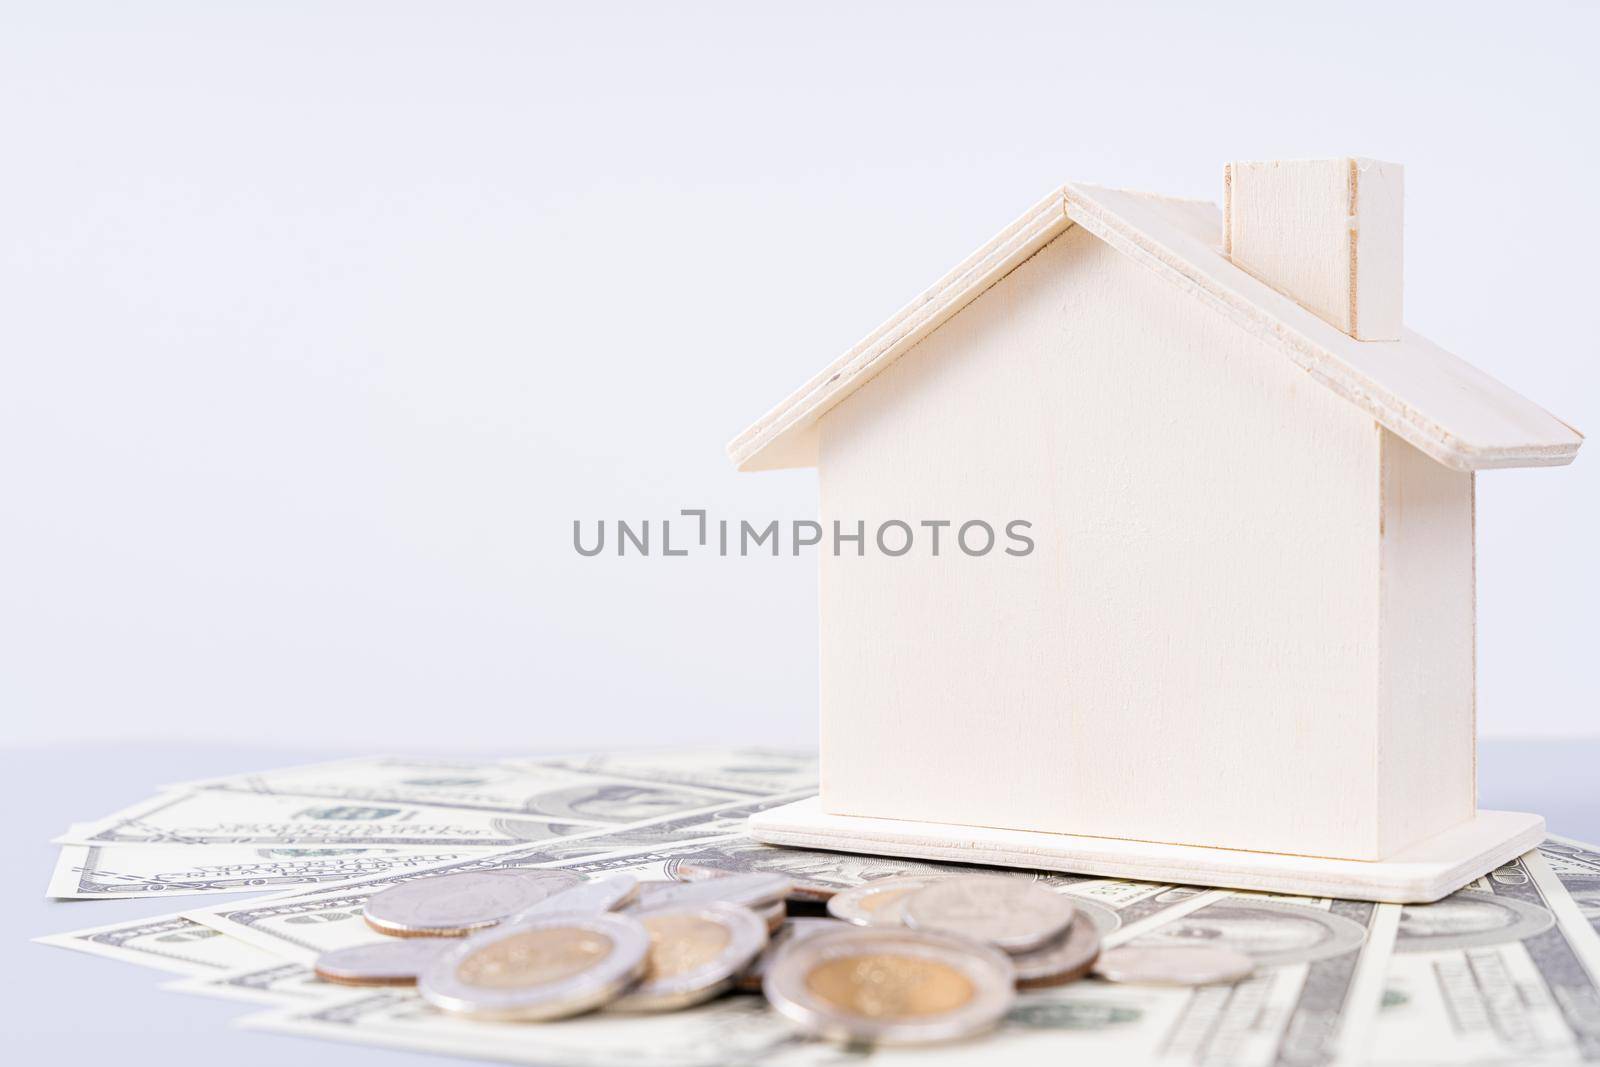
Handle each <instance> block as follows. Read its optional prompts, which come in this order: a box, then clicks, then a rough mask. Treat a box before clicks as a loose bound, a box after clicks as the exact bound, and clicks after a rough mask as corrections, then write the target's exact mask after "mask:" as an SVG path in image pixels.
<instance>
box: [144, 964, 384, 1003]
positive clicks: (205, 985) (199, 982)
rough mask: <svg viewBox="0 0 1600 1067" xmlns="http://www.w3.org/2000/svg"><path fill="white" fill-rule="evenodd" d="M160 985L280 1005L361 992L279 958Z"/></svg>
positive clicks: (328, 1000)
mask: <svg viewBox="0 0 1600 1067" xmlns="http://www.w3.org/2000/svg"><path fill="white" fill-rule="evenodd" d="M161 988H162V989H165V990H167V991H169V992H172V993H193V994H196V995H198V996H203V997H217V998H219V999H222V1000H241V1001H245V1002H247V1003H251V1004H272V1005H277V1006H281V1007H295V1006H301V1005H308V1004H331V1003H337V1002H338V1001H341V1000H349V999H351V998H352V996H357V995H360V994H361V992H362V991H360V990H356V989H352V988H351V987H349V986H340V985H334V984H333V983H332V982H324V981H323V980H322V979H320V978H318V977H317V974H316V972H315V971H313V970H312V969H311V968H310V967H307V966H304V965H303V964H299V963H286V962H284V961H282V960H275V961H273V962H272V963H269V964H266V965H263V966H259V967H245V968H242V969H240V970H236V971H226V972H224V973H221V974H202V975H194V976H192V977H189V978H180V979H178V980H177V981H175V982H167V983H165V984H164V985H162V987H161Z"/></svg>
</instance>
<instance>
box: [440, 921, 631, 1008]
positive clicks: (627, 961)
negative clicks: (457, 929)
mask: <svg viewBox="0 0 1600 1067" xmlns="http://www.w3.org/2000/svg"><path fill="white" fill-rule="evenodd" d="M649 954H650V934H649V932H648V931H647V930H645V928H644V927H643V926H641V925H640V924H639V923H638V922H637V921H636V920H634V919H631V918H629V917H627V916H625V915H617V914H611V913H608V914H601V915H572V914H566V915H545V916H540V917H538V918H534V919H524V920H523V921H521V922H518V923H508V924H506V925H504V926H500V927H497V928H496V929H493V930H490V931H487V932H486V933H482V934H478V935H477V936H475V937H471V938H468V939H467V940H465V941H462V942H460V943H458V944H455V945H452V946H451V947H450V948H449V949H448V950H446V951H445V952H444V953H442V954H441V955H439V956H438V957H437V958H436V959H434V961H433V962H432V963H430V964H429V965H428V966H427V968H426V969H424V970H423V972H422V974H421V975H420V976H419V977H418V979H417V991H418V992H419V993H421V994H422V998H423V999H424V1000H426V1001H427V1002H428V1003H429V1004H432V1005H433V1006H434V1007H436V1008H439V1009H440V1010H441V1011H447V1012H450V1013H452V1014H456V1015H465V1016H469V1017H471V1018H475V1019H561V1018H565V1017H567V1016H569V1015H578V1014H580V1013H582V1012H586V1011H592V1010H594V1009H595V1008H598V1007H600V1006H601V1005H603V1004H606V1003H609V1002H610V1001H612V1000H615V999H616V998H617V997H618V996H619V995H620V994H621V993H622V992H623V991H624V990H626V989H627V988H628V987H629V986H631V985H633V983H634V982H636V981H637V980H638V979H639V977H640V975H642V974H643V973H644V970H645V964H646V962H647V960H648V959H649Z"/></svg>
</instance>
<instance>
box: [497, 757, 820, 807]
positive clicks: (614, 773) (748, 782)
mask: <svg viewBox="0 0 1600 1067" xmlns="http://www.w3.org/2000/svg"><path fill="white" fill-rule="evenodd" d="M517 762H521V761H517ZM527 762H529V763H532V764H534V765H537V766H545V767H565V768H567V769H569V770H575V771H585V772H587V773H590V774H599V775H605V776H607V777H614V778H630V779H633V780H634V781H641V782H667V783H672V784H676V785H687V786H697V787H702V788H706V789H725V790H727V791H729V792H731V793H748V794H749V795H751V796H771V795H772V794H774V793H795V792H799V791H801V790H810V791H811V792H816V789H817V754H816V753H815V752H805V751H799V750H786V749H773V748H698V749H668V750H650V749H644V750H633V751H621V752H601V753H584V754H580V755H571V756H552V757H543V758H539V759H535V760H529V761H527Z"/></svg>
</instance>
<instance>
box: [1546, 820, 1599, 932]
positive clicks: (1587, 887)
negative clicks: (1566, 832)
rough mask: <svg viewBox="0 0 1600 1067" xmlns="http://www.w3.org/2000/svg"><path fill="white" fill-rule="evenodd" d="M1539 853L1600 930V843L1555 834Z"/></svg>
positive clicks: (1569, 894) (1578, 905) (1586, 915)
mask: <svg viewBox="0 0 1600 1067" xmlns="http://www.w3.org/2000/svg"><path fill="white" fill-rule="evenodd" d="M1539 855H1541V856H1543V857H1544V861H1545V863H1546V864H1547V865H1548V866H1549V868H1550V873H1551V874H1554V875H1555V876H1556V881H1558V882H1560V883H1561V886H1562V888H1564V889H1565V890H1566V891H1567V895H1568V896H1570V897H1572V902H1573V903H1574V904H1575V905H1577V908H1578V914H1579V915H1582V916H1583V919H1584V921H1585V922H1587V923H1588V924H1589V926H1590V927H1591V928H1593V929H1594V930H1595V931H1596V932H1597V933H1600V845H1588V844H1584V843H1583V842H1582V841H1574V840H1573V839H1572V838H1570V837H1557V836H1556V835H1555V834H1551V835H1550V836H1549V837H1547V838H1545V839H1544V844H1542V845H1540V846H1539Z"/></svg>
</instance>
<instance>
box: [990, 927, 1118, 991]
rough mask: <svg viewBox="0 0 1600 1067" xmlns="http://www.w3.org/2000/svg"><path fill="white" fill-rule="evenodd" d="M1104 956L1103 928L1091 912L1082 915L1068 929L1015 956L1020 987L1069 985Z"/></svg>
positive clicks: (1038, 987) (1037, 987)
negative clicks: (1101, 930)
mask: <svg viewBox="0 0 1600 1067" xmlns="http://www.w3.org/2000/svg"><path fill="white" fill-rule="evenodd" d="M1099 956H1100V932H1099V931H1098V930H1096V929H1095V924H1094V922H1093V921H1092V920H1091V919H1090V918H1089V917H1088V916H1087V915H1079V916H1078V917H1077V918H1076V919H1073V920H1072V925H1071V926H1069V927H1067V932H1066V933H1064V934H1062V935H1061V936H1060V937H1058V938H1056V939H1055V940H1054V941H1050V942H1048V943H1046V944H1044V945H1041V946H1039V947H1038V948H1036V949H1033V950H1032V951H1029V952H1021V953H1018V954H1017V955H1015V956H1012V957H1011V962H1012V964H1013V965H1014V966H1015V967H1016V968H1017V988H1018V989H1042V988H1044V987H1045V986H1055V985H1066V984H1067V983H1068V982H1076V981H1077V980H1078V979H1080V978H1082V977H1083V976H1084V975H1086V974H1088V973H1089V969H1090V968H1091V967H1093V966H1094V961H1095V960H1096V959H1098V958H1099Z"/></svg>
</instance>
